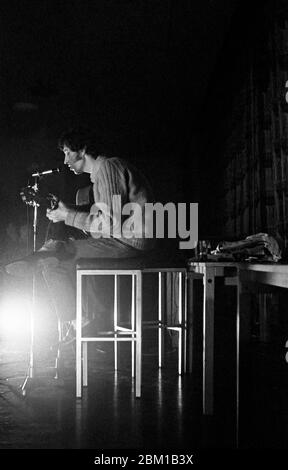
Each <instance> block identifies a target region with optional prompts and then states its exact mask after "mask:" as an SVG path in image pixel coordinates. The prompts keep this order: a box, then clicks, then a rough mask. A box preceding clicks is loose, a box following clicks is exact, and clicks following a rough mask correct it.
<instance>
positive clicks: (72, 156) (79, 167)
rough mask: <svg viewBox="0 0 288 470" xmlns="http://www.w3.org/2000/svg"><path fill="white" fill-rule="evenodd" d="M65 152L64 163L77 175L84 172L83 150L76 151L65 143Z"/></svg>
mask: <svg viewBox="0 0 288 470" xmlns="http://www.w3.org/2000/svg"><path fill="white" fill-rule="evenodd" d="M63 152H64V155H65V158H64V164H65V165H67V166H68V167H69V168H70V170H71V171H73V173H75V174H76V175H80V174H81V173H83V166H84V155H83V153H84V152H83V150H79V151H78V152H74V151H73V150H71V149H70V148H69V147H67V146H66V145H64V147H63Z"/></svg>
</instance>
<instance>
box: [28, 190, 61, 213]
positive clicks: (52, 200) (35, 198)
mask: <svg viewBox="0 0 288 470" xmlns="http://www.w3.org/2000/svg"><path fill="white" fill-rule="evenodd" d="M20 196H21V199H22V201H23V202H24V203H25V204H27V205H28V206H34V205H36V206H38V207H39V206H42V205H44V206H45V207H47V208H48V209H52V210H53V209H57V207H58V202H59V199H58V198H57V196H55V195H54V194H51V193H45V192H43V191H40V190H39V189H37V190H36V189H35V188H34V187H33V186H26V187H25V188H22V190H21V191H20Z"/></svg>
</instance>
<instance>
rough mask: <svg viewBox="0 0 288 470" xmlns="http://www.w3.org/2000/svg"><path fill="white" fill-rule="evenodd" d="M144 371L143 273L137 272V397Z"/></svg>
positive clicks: (139, 393) (139, 392)
mask: <svg viewBox="0 0 288 470" xmlns="http://www.w3.org/2000/svg"><path fill="white" fill-rule="evenodd" d="M141 373H142V273H141V271H138V272H137V274H136V397H137V398H139V397H140V396H141Z"/></svg>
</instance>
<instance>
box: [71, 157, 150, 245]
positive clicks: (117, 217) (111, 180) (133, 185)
mask: <svg viewBox="0 0 288 470" xmlns="http://www.w3.org/2000/svg"><path fill="white" fill-rule="evenodd" d="M90 179H91V181H92V183H93V195H94V204H93V206H92V207H91V209H90V212H89V213H87V212H81V211H79V210H76V209H69V210H68V215H67V217H66V219H65V224H66V225H70V226H72V227H76V228H78V229H80V230H85V231H86V232H89V233H90V235H91V237H94V238H99V237H113V238H117V239H119V240H121V241H122V242H123V243H126V244H128V245H130V246H133V247H134V248H136V249H139V250H147V249H150V248H152V246H153V240H152V239H151V238H150V239H149V238H145V231H146V229H145V217H144V216H145V211H144V206H145V203H147V202H152V201H153V200H152V191H151V188H150V186H149V184H148V182H147V180H146V179H145V177H144V176H143V174H141V173H140V171H139V170H137V169H136V168H134V167H133V166H132V165H130V164H129V166H128V164H127V162H126V161H124V160H120V159H119V158H106V157H102V156H98V157H97V159H96V160H95V164H94V167H93V169H92V172H91V175H90ZM116 196H117V197H116ZM119 196H120V197H119ZM129 203H137V205H138V206H137V208H138V215H139V210H140V209H141V211H142V215H141V217H140V218H139V217H138V218H137V217H136V218H135V217H134V216H133V214H134V212H135V211H134V212H131V209H130V206H126V208H124V212H125V213H122V211H123V206H124V205H125V204H129ZM131 207H132V206H131ZM134 208H135V206H134ZM137 208H136V209H137ZM136 212H137V211H136ZM131 216H132V218H133V217H134V219H133V220H132V219H131ZM131 222H132V223H131ZM125 223H126V229H125V230H124V229H123V227H124V226H125ZM123 224H124V226H123ZM121 228H122V230H121ZM129 229H130V232H129ZM132 229H133V230H132ZM127 230H128V231H127ZM131 230H132V232H131ZM128 232H129V233H128Z"/></svg>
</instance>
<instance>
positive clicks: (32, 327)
mask: <svg viewBox="0 0 288 470" xmlns="http://www.w3.org/2000/svg"><path fill="white" fill-rule="evenodd" d="M32 176H33V177H34V185H33V186H32V187H33V189H34V191H35V193H36V194H37V192H38V190H39V177H40V175H39V174H37V173H36V174H35V173H34V174H33V175H32ZM32 205H33V253H35V251H36V240H37V228H38V203H37V202H36V201H35V200H33V203H32ZM35 306H36V275H35V269H33V276H32V299H31V309H30V351H29V366H28V371H27V375H26V377H25V379H24V382H23V384H22V385H21V392H22V395H23V396H26V392H27V387H28V384H29V382H30V381H31V379H34V376H35V366H34V337H35V321H34V319H35Z"/></svg>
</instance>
